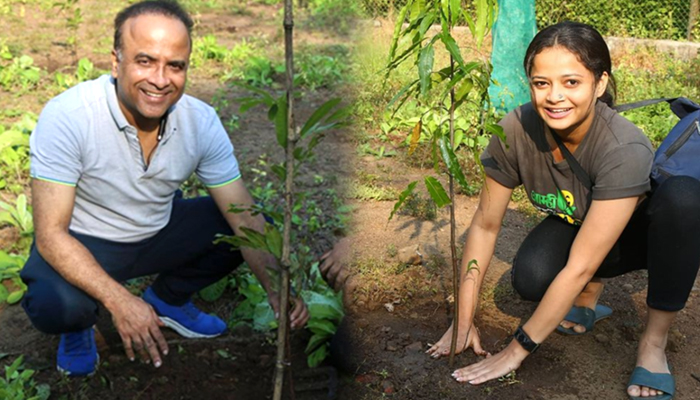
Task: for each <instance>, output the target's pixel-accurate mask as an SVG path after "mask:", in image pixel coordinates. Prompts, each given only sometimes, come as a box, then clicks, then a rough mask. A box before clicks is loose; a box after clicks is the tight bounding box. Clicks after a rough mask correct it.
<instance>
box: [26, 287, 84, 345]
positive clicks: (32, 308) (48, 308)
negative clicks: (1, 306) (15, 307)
mask: <svg viewBox="0 0 700 400" xmlns="http://www.w3.org/2000/svg"><path fill="white" fill-rule="evenodd" d="M22 307H24V310H25V311H26V313H27V315H28V316H29V319H30V321H31V322H32V324H33V325H34V326H35V327H36V328H37V329H38V330H40V331H42V332H44V333H49V334H59V333H66V332H74V331H79V330H83V329H87V328H89V327H90V326H92V325H94V324H95V322H96V320H97V303H96V302H95V301H94V300H93V299H91V298H90V297H89V296H87V295H86V294H84V293H83V292H81V291H79V290H78V289H77V288H75V287H65V285H63V287H61V286H57V285H52V284H50V283H48V282H34V283H32V284H31V285H29V290H28V291H27V293H26V294H25V296H24V299H23V300H22Z"/></svg>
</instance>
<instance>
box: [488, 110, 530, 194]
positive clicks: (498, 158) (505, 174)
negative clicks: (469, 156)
mask: <svg viewBox="0 0 700 400" xmlns="http://www.w3.org/2000/svg"><path fill="white" fill-rule="evenodd" d="M499 125H500V126H501V127H503V131H504V132H505V135H506V143H503V141H502V140H501V139H500V138H499V137H498V136H496V135H492V136H491V140H490V141H489V144H488V146H486V149H485V150H484V152H483V153H481V164H482V165H483V166H484V171H485V172H486V175H488V176H489V177H490V178H492V179H493V180H495V181H496V182H498V183H500V184H501V185H503V186H505V187H508V188H515V187H516V186H518V185H520V184H521V183H522V182H521V179H520V172H519V166H518V159H517V154H516V151H515V146H514V145H513V143H514V141H515V129H518V127H520V129H521V130H522V127H521V125H520V122H519V121H518V118H517V116H516V115H515V112H511V113H509V114H508V115H506V116H505V117H504V118H503V119H502V120H501V122H500V123H499Z"/></svg>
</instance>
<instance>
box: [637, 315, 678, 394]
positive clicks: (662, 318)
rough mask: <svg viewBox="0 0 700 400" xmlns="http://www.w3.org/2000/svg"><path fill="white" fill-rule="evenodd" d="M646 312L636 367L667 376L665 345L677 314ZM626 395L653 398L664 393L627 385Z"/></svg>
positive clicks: (644, 387)
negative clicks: (644, 327)
mask: <svg viewBox="0 0 700 400" xmlns="http://www.w3.org/2000/svg"><path fill="white" fill-rule="evenodd" d="M647 310H648V312H647V327H646V330H645V331H644V333H643V334H642V337H641V338H640V339H639V349H638V350H637V366H638V367H642V368H644V369H646V370H647V371H649V372H651V373H657V374H669V373H670V370H669V368H668V360H667V359H666V343H667V342H668V330H669V329H670V328H671V324H672V323H673V320H674V319H675V317H676V314H677V312H670V311H660V310H655V309H653V308H648V309H647ZM627 394H629V395H630V396H635V397H652V398H653V397H654V396H660V395H662V394H664V392H663V391H661V390H656V389H652V388H649V387H646V386H641V385H629V386H628V387H627Z"/></svg>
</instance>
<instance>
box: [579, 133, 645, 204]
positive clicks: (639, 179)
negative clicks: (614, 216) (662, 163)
mask: <svg viewBox="0 0 700 400" xmlns="http://www.w3.org/2000/svg"><path fill="white" fill-rule="evenodd" d="M653 159H654V153H653V152H652V150H651V148H650V147H649V146H646V145H644V144H642V143H628V144H624V145H621V146H617V147H615V148H614V149H613V150H611V151H610V152H608V153H607V154H606V155H605V158H604V159H603V161H602V163H601V166H600V168H599V169H598V172H597V173H596V177H595V186H593V195H592V196H593V200H610V199H621V198H625V197H633V196H639V195H641V194H644V193H646V192H648V191H649V190H650V188H651V183H650V181H649V173H650V172H651V164H652V161H653Z"/></svg>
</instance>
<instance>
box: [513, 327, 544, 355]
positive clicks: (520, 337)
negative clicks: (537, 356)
mask: <svg viewBox="0 0 700 400" xmlns="http://www.w3.org/2000/svg"><path fill="white" fill-rule="evenodd" d="M513 339H515V340H517V341H518V343H520V345H521V346H523V349H525V350H527V351H528V352H529V353H530V354H532V353H534V352H535V350H537V349H538V348H539V347H540V344H539V343H535V342H533V341H532V339H530V336H528V335H527V333H525V331H524V330H523V327H522V325H521V326H519V327H518V329H516V330H515V333H514V334H513Z"/></svg>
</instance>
